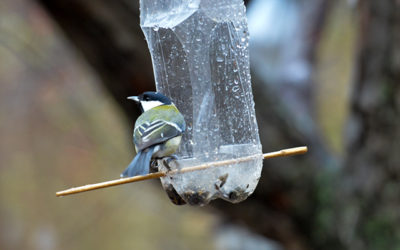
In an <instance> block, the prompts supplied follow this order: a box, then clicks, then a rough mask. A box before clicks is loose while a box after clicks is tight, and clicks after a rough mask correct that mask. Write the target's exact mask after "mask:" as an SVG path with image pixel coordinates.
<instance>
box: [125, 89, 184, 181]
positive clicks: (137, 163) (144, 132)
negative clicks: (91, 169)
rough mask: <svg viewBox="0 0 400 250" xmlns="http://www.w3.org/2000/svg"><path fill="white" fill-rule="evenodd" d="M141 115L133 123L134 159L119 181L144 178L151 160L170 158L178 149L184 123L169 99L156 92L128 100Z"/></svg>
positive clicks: (131, 97)
mask: <svg viewBox="0 0 400 250" xmlns="http://www.w3.org/2000/svg"><path fill="white" fill-rule="evenodd" d="M128 99H130V100H134V101H135V102H137V103H138V104H139V105H140V109H141V111H142V114H141V115H140V116H139V117H138V119H137V120H136V122H135V127H134V130H133V143H134V144H135V149H136V153H137V154H136V156H135V158H134V159H133V160H132V162H131V163H130V164H129V166H128V167H127V168H126V169H125V171H124V172H123V173H122V174H121V177H132V176H136V175H146V174H148V173H149V171H150V162H151V160H153V159H162V158H164V157H168V156H171V155H172V154H174V153H175V151H176V150H177V149H178V148H179V145H180V143H181V139H182V133H183V132H185V129H186V123H185V120H184V118H183V115H182V114H181V113H180V112H179V110H178V109H177V108H176V106H175V104H174V103H172V101H171V99H169V98H168V97H166V96H164V95H163V94H161V93H158V92H144V93H143V94H141V95H139V96H130V97H128Z"/></svg>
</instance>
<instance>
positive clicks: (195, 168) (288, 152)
mask: <svg viewBox="0 0 400 250" xmlns="http://www.w3.org/2000/svg"><path fill="white" fill-rule="evenodd" d="M307 151H308V148H307V147H305V146H303V147H297V148H288V149H282V150H279V151H275V152H271V153H265V154H263V155H262V156H263V158H264V159H270V158H274V157H280V156H291V155H298V154H305V153H307ZM258 157H260V155H251V156H246V157H241V158H237V159H232V160H224V161H216V162H210V163H204V164H201V165H197V166H193V167H186V168H183V169H180V170H172V171H169V172H168V173H165V172H157V173H151V174H147V175H139V176H134V177H129V178H120V179H116V180H111V181H105V182H100V183H95V184H88V185H85V186H80V187H74V188H70V189H67V190H63V191H59V192H57V193H56V196H65V195H70V194H76V193H82V192H86V191H91V190H95V189H100V188H107V187H112V186H117V185H122V184H126V183H131V182H137V181H144V180H149V179H155V178H160V177H164V176H167V174H168V175H173V174H180V173H187V172H192V171H198V170H203V169H207V168H211V167H219V166H225V165H229V164H236V163H240V162H245V161H250V160H254V159H257V158H258Z"/></svg>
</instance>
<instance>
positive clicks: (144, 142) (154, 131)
mask: <svg viewBox="0 0 400 250" xmlns="http://www.w3.org/2000/svg"><path fill="white" fill-rule="evenodd" d="M182 132H183V131H182V129H181V128H180V127H179V126H178V125H177V124H176V123H173V122H168V121H165V120H163V119H157V120H154V121H152V122H144V123H142V124H140V125H139V126H137V127H136V128H135V130H134V132H133V140H134V143H135V145H136V147H137V149H138V150H143V149H145V148H147V147H150V146H151V145H155V144H159V143H162V142H164V141H167V140H169V139H171V138H173V137H175V136H178V135H181V134H182Z"/></svg>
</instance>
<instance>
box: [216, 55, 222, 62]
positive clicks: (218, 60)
mask: <svg viewBox="0 0 400 250" xmlns="http://www.w3.org/2000/svg"><path fill="white" fill-rule="evenodd" d="M216 60H217V62H223V61H224V58H222V57H220V56H218V57H217V59H216Z"/></svg>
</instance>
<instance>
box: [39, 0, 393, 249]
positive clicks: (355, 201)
mask: <svg viewBox="0 0 400 250" xmlns="http://www.w3.org/2000/svg"><path fill="white" fill-rule="evenodd" d="M37 1H38V2H39V3H40V4H41V5H42V6H43V7H44V8H45V9H46V10H47V11H48V13H49V14H50V16H51V17H52V18H53V19H54V20H55V21H56V23H57V24H59V26H60V27H61V29H62V30H63V31H64V33H65V34H66V36H67V37H68V38H69V40H70V41H71V43H72V44H73V45H75V47H76V48H77V50H78V51H79V52H81V53H82V54H83V56H84V58H85V59H86V60H87V61H88V63H89V64H90V65H91V66H92V67H93V69H94V71H95V72H96V73H97V74H98V75H99V77H100V78H101V79H102V82H103V84H104V86H105V88H106V89H107V90H108V91H109V92H110V93H111V95H112V96H113V97H114V98H115V100H116V102H117V103H118V104H120V106H121V107H122V109H123V110H124V111H125V113H126V115H127V116H128V117H129V119H130V120H134V119H135V117H136V116H137V115H138V113H137V110H136V108H135V107H134V106H133V105H132V104H131V103H130V102H127V101H125V100H126V96H128V95H132V94H138V93H140V92H143V91H145V90H149V89H154V82H153V74H152V67H151V61H150V54H149V52H148V49H147V45H146V43H145V40H144V36H143V34H142V32H141V30H140V27H139V13H138V11H139V7H138V3H139V1H137V0H136V1H128V0H115V1H109V0H97V1H79V0H69V1H56V0H37ZM322 2H323V1H321V3H322ZM325 2H326V3H327V2H329V1H325ZM328 5H329V4H321V6H325V7H323V8H320V9H318V8H316V11H320V12H321V14H320V15H318V14H315V15H314V16H315V18H316V22H318V25H310V26H315V27H313V28H314V29H315V30H312V31H310V34H312V35H313V39H315V40H313V43H316V42H317V41H318V39H316V36H318V34H320V32H319V31H320V29H321V28H323V25H322V24H321V23H322V21H323V19H324V16H325V15H326V14H327V11H326V8H327V7H328ZM361 5H362V6H361V11H360V12H361V15H362V20H363V22H362V24H363V25H362V32H361V37H360V48H361V49H360V52H359V58H358V66H357V67H358V71H357V77H356V84H355V85H354V91H353V97H352V111H351V112H352V113H351V119H350V124H349V134H348V142H349V144H348V155H347V158H346V159H345V161H344V162H346V164H345V167H343V168H342V169H341V172H342V174H343V177H342V178H338V179H337V181H340V182H339V183H335V181H334V180H331V179H333V178H334V177H335V176H337V172H336V173H334V174H331V173H330V172H329V171H328V170H326V169H321V166H327V165H335V163H333V162H335V158H334V157H333V156H332V155H331V154H330V152H327V151H326V150H325V149H324V148H325V145H324V144H323V142H322V141H321V139H320V138H319V135H318V133H317V132H315V131H314V132H315V135H313V134H310V133H309V131H308V132H305V131H300V130H299V129H293V125H292V123H293V120H290V117H291V114H290V113H286V111H285V109H284V108H282V107H280V106H277V105H276V103H278V102H276V99H277V98H278V97H277V95H276V93H273V92H268V91H270V90H265V86H261V85H258V84H257V82H259V81H257V79H255V78H254V79H253V83H254V87H253V89H254V90H255V91H254V93H255V98H256V102H257V101H258V100H259V101H262V103H263V105H262V107H263V109H262V110H261V109H258V110H257V117H258V121H259V124H260V128H262V129H261V131H260V133H261V139H262V142H263V146H264V151H269V150H275V149H278V148H280V147H290V146H298V145H303V144H307V145H309V146H311V149H312V148H315V149H317V150H314V151H311V152H310V154H309V155H308V157H296V158H285V159H274V160H270V161H268V162H267V163H266V164H264V165H265V166H266V167H264V170H263V176H262V178H261V180H260V184H259V186H258V188H257V190H256V192H255V193H254V195H252V196H251V197H250V198H249V199H248V200H247V201H246V202H243V203H240V204H229V203H227V202H223V201H216V202H213V206H214V207H216V208H218V209H220V210H221V211H223V213H224V215H225V216H227V217H228V218H230V219H232V218H233V219H234V220H235V221H239V222H241V223H243V224H245V225H247V226H248V227H250V228H251V229H252V230H253V231H255V232H257V233H260V234H262V235H265V236H268V237H271V238H274V239H276V240H278V241H280V242H281V243H282V244H283V245H284V246H285V247H286V248H287V249H310V248H324V249H343V247H345V248H349V249H364V248H365V247H366V246H367V245H369V244H370V243H371V242H375V243H376V242H378V243H379V242H381V244H384V243H385V242H390V243H392V245H393V241H390V239H393V238H395V237H394V235H397V237H400V236H399V235H400V232H394V231H393V229H394V228H395V224H394V223H398V222H399V215H397V214H393V213H389V212H385V211H386V210H385V209H389V208H393V207H396V206H397V207H398V205H400V204H399V199H396V192H395V191H394V190H400V184H399V183H400V182H399V178H400V171H399V169H398V166H399V165H400V159H399V157H400V154H399V153H398V152H396V150H397V151H398V150H399V148H400V147H399V146H400V145H399V143H400V115H399V110H400V100H399V95H400V89H399V87H398V83H399V82H400V77H399V72H400V70H399V68H400V66H399V64H400V62H399V61H400V59H399V58H400V39H399V37H400V30H399V25H400V22H399V12H400V11H399V1H396V0H380V1H377V0H364V1H362V4H361ZM314 45H315V44H314ZM312 54H313V53H312V52H311V51H310V57H312ZM396 83H397V84H396ZM278 99H279V98H278ZM305 100H306V101H307V98H306V99H305ZM310 112H312V111H310ZM305 128H307V127H306V126H305ZM307 129H308V128H307ZM396 153H397V154H396ZM396 166H397V168H396ZM343 180H344V184H343V183H342V182H343ZM321 183H322V184H321ZM388 184H390V185H388ZM335 185H337V186H335ZM335 193H340V197H335V195H334V194H335ZM343 193H344V194H345V195H344V196H343V197H342V196H341V194H343ZM320 196H323V199H321V198H320ZM397 196H398V195H397ZM328 197H329V198H328ZM327 199H329V200H328V201H327ZM360 204H362V205H361V206H360ZM381 204H384V205H385V206H380V205H381ZM386 205H387V206H386ZM333 210H334V211H333ZM355 215H358V217H355ZM353 217H355V218H353ZM338 218H339V219H338ZM349 218H350V219H349ZM321 221H322V222H321ZM350 222H351V223H352V224H349V223H350ZM321 223H322V224H321ZM374 237H379V238H377V239H376V238H374ZM397 240H398V241H397V243H399V242H400V239H398V238H397ZM382 242H383V243H382ZM371 244H372V243H371ZM385 246H386V245H383V246H382V247H379V246H377V247H376V248H373V247H372V245H371V249H389V248H385ZM397 246H399V245H397ZM335 247H336V248H335Z"/></svg>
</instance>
